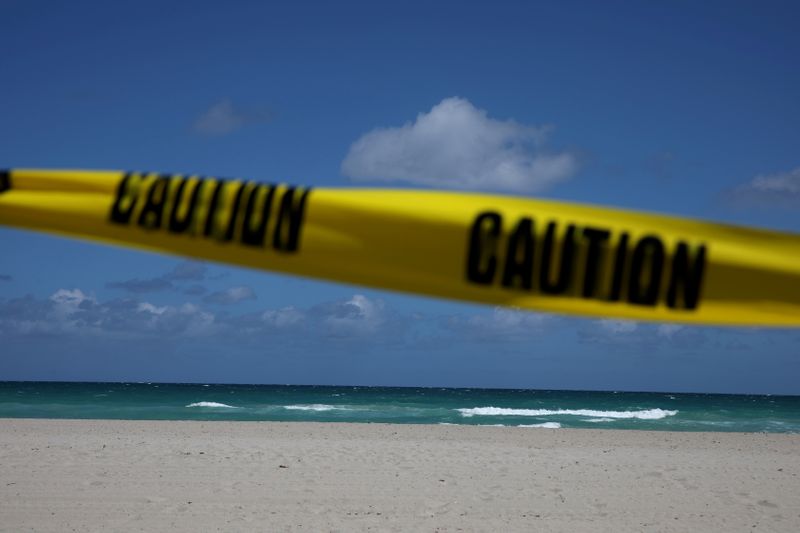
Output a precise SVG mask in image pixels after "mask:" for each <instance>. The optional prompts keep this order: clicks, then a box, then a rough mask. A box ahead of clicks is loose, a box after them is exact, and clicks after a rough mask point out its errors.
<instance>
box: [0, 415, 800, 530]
mask: <svg viewBox="0 0 800 533" xmlns="http://www.w3.org/2000/svg"><path fill="white" fill-rule="evenodd" d="M0 529H2V530H3V531H23V530H35V531H71V530H78V531H87V530H94V531H98V530H109V531H121V530H136V531H139V530H143V531H217V530H220V531H254V530H258V531H285V530H293V531H331V530H338V531H352V530H371V531H408V530H413V531H417V530H419V531H436V530H440V531H459V530H463V531H498V532H499V531H533V530H547V531H765V530H766V531H800V435H778V434H771V435H765V434H730V433H728V434H724V433H667V432H639V431H608V430H564V429H556V430H552V429H541V428H499V427H469V426H420V425H408V426H398V425H383V424H363V425H362V424H316V423H268V422H255V423H250V422H129V421H107V420H100V421H77V420H10V419H0Z"/></svg>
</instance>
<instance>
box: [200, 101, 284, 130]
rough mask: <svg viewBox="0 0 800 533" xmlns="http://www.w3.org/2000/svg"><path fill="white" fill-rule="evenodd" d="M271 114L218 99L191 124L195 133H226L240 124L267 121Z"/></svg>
mask: <svg viewBox="0 0 800 533" xmlns="http://www.w3.org/2000/svg"><path fill="white" fill-rule="evenodd" d="M270 118H271V114H270V113H269V112H267V111H264V110H254V109H248V110H243V109H239V108H237V107H234V105H233V103H232V102H231V101H230V100H229V99H227V98H226V99H224V100H220V101H219V102H217V103H216V104H214V105H212V106H211V107H210V108H208V109H207V110H206V111H205V112H204V113H203V114H202V115H200V116H199V117H197V119H196V120H195V121H194V124H192V129H193V130H194V132H195V133H199V134H201V135H208V136H221V135H228V134H230V133H233V132H234V131H236V130H238V129H240V128H241V127H242V126H245V125H246V124H250V123H256V122H267V121H269V120H270Z"/></svg>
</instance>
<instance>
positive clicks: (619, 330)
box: [600, 320, 638, 335]
mask: <svg viewBox="0 0 800 533" xmlns="http://www.w3.org/2000/svg"><path fill="white" fill-rule="evenodd" d="M600 327H601V328H603V330H605V331H607V332H608V333H613V334H615V335H624V334H627V333H633V332H634V331H636V329H637V328H638V326H637V324H636V322H631V321H630V320H601V321H600Z"/></svg>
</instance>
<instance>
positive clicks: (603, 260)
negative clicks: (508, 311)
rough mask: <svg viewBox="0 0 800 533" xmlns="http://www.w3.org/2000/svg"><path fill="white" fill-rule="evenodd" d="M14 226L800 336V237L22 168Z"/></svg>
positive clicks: (3, 206)
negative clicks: (781, 329) (790, 329)
mask: <svg viewBox="0 0 800 533" xmlns="http://www.w3.org/2000/svg"><path fill="white" fill-rule="evenodd" d="M0 224H6V225H9V226H17V227H23V228H30V229H34V230H41V231H48V232H54V233H60V234H65V235H72V236H77V237H85V238H90V239H96V240H101V241H105V242H109V243H116V244H123V245H129V246H135V247H139V248H145V249H149V250H155V251H160V252H167V253H174V254H179V255H184V256H191V257H195V258H200V259H208V260H213V261H220V262H225V263H232V264H237V265H243V266H248V267H253V268H261V269H267V270H274V271H279V272H286V273H291V274H298V275H302V276H311V277H315V278H322V279H328V280H336V281H342V282H348V283H355V284H360V285H368V286H372V287H380V288H385V289H392V290H399V291H407V292H412V293H419V294H427V295H433V296H441V297H446V298H456V299H459V300H467V301H474V302H483V303H490V304H497V305H505V306H515V307H520V308H526V309H536V310H541V311H553V312H559V313H576V314H583V315H591V316H603V317H615V318H625V319H637V320H657V321H671V322H687V323H704V324H740V325H764V326H795V327H796V326H800V236H798V235H796V234H788V233H779V232H775V231H765V230H757V229H749V228H743V227H736V226H729V225H722V224H714V223H709V222H700V221H695V220H687V219H683V218H676V217H667V216H661V215H652V214H645V213H636V212H631V211H623V210H615V209H605V208H600V207H590V206H585V205H575V204H569V203H560V202H552V201H541V200H532V199H528V198H514V197H506V196H492V195H485V194H469V193H451V192H433V191H413V190H386V189H322V188H320V189H314V190H312V189H309V188H304V187H290V186H287V185H271V184H264V183H256V182H252V181H243V180H235V179H231V180H223V179H216V178H201V177H199V176H180V175H164V174H156V173H137V172H130V173H122V172H95V171H91V172H90V171H60V170H59V171H55V170H12V171H8V172H2V173H0ZM5 253H8V251H6V252H5Z"/></svg>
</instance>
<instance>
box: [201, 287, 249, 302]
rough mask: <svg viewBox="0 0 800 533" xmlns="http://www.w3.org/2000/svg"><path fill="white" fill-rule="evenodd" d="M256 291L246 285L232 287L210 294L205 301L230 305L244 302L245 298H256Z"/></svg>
mask: <svg viewBox="0 0 800 533" xmlns="http://www.w3.org/2000/svg"><path fill="white" fill-rule="evenodd" d="M255 299H256V293H255V291H254V290H253V289H251V288H250V287H246V286H241V287H231V288H230V289H226V290H224V291H218V292H214V293H211V294H209V295H208V296H206V297H205V298H203V301H204V302H206V303H212V304H222V305H230V304H236V303H239V302H243V301H245V300H255Z"/></svg>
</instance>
